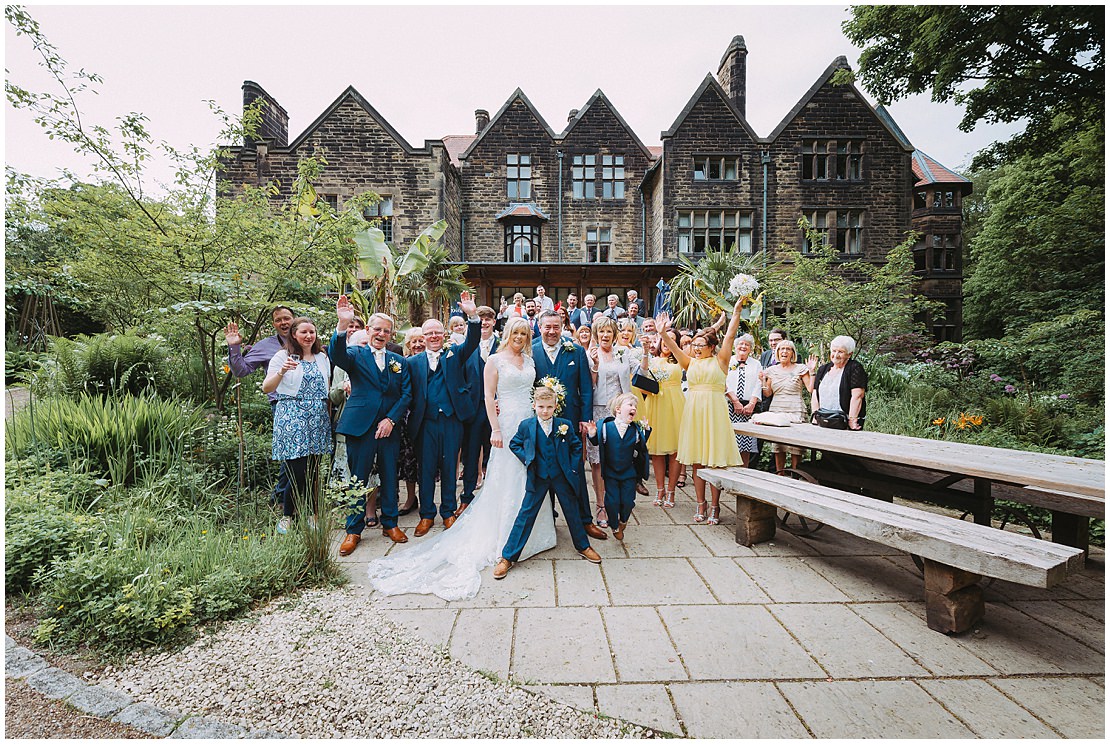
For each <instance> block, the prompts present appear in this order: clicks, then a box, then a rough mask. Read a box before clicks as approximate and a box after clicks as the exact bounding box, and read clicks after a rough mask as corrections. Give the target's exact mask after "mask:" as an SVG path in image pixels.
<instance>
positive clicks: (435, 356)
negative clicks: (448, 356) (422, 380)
mask: <svg viewBox="0 0 1110 744" xmlns="http://www.w3.org/2000/svg"><path fill="white" fill-rule="evenodd" d="M439 354H440V352H438V351H429V352H428V369H430V370H431V371H433V372H435V371H436V370H437V369H438V368H439Z"/></svg>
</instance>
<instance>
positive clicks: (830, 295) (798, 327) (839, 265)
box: [766, 217, 937, 351]
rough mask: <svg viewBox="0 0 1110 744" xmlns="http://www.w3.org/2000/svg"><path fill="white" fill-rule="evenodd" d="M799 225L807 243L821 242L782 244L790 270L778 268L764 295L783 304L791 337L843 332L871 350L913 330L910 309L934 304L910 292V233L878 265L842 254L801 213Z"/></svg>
mask: <svg viewBox="0 0 1110 744" xmlns="http://www.w3.org/2000/svg"><path fill="white" fill-rule="evenodd" d="M799 225H800V226H801V228H802V229H803V230H805V231H806V235H807V236H808V241H809V244H810V245H813V246H819V247H817V248H815V249H813V250H812V251H811V252H809V253H806V254H804V255H803V254H802V253H800V252H798V251H796V250H793V251H792V250H789V249H788V248H787V247H786V246H783V251H784V252H785V254H786V256H787V258H786V261H785V263H788V264H789V263H792V264H793V270H792V271H790V272H789V273H787V272H786V271H779V272H777V273H776V274H775V275H774V276H773V277H772V278H770V279H768V281H767V283H766V292H767V296H768V297H771V298H773V299H774V301H775V302H776V303H781V304H783V305H785V307H786V313H787V324H788V326H789V328H790V335H791V337H795V336H797V337H801V338H803V339H805V340H806V341H807V342H808V343H809V344H811V345H812V344H828V342H829V341H831V340H832V339H833V338H835V337H836V336H839V335H845V336H851V337H852V338H854V339H855V340H856V343H857V345H858V348H859V349H860V350H863V351H875V350H877V349H879V348H880V347H881V346H882V344H883V343H884V342H885V341H886V340H888V339H890V338H892V337H895V336H900V335H904V334H907V333H911V332H913V331H915V330H917V329H918V327H919V325H920V324H919V323H916V322H915V321H914V315H915V314H916V313H920V312H930V311H933V310H934V308H935V307H936V305H937V303H934V302H931V301H929V300H926V299H925V298H923V297H921V296H920V295H915V294H914V293H913V282H914V277H913V244H914V241H915V239H916V236H914V235H913V234H911V235H910V236H909V237H907V239H906V240H905V241H904V242H902V243H901V244H899V245H897V246H895V247H894V248H892V249H891V250H890V252H889V253H888V254H887V256H886V262H885V263H883V264H880V265H876V264H875V263H872V262H871V261H867V260H862V259H860V260H856V261H843V260H841V258H840V254H838V253H837V251H836V249H835V248H833V247H832V246H830V245H828V244H827V243H825V242H824V236H823V234H822V233H821V232H819V231H817V230H813V229H811V228H810V226H809V223H808V222H807V221H806V219H805V218H804V217H803V218H802V219H801V220H800V221H799Z"/></svg>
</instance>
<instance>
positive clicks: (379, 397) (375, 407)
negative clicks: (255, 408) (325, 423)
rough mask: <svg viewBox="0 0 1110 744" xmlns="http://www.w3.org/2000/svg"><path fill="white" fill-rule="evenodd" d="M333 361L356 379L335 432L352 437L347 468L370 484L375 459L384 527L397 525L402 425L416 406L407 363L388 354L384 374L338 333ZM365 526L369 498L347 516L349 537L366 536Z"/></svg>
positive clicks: (369, 353)
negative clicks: (386, 424)
mask: <svg viewBox="0 0 1110 744" xmlns="http://www.w3.org/2000/svg"><path fill="white" fill-rule="evenodd" d="M328 358H329V359H331V360H332V361H334V362H335V364H336V366H337V367H340V368H341V369H344V370H346V372H347V374H348V375H349V376H350V378H351V397H350V398H348V399H347V403H346V404H345V405H344V406H343V414H342V415H341V416H340V417H339V423H338V424H336V427H335V431H336V433H338V434H344V435H346V437H347V464H348V466H349V467H350V469H351V474H352V475H354V476H355V477H356V478H358V479H359V480H360V481H362V482H363V483H366V482H368V481H369V479H370V471H371V470H372V469H373V467H374V462H375V460H376V461H377V464H378V476H379V477H380V478H381V507H382V527H385V528H386V529H390V528H393V527H396V526H397V462H398V460H399V459H400V452H401V429H400V422H401V421H402V420H403V419H404V416H405V411H407V410H408V407H409V403H411V402H412V383H411V381H410V379H409V368H408V365H407V364H405V358H404V357H402V356H401V355H400V354H394V353H393V352H392V351H386V352H385V369H384V370H379V369H378V364H377V362H376V361H375V360H374V351H373V349H371V348H369V347H363V346H355V347H351V348H348V347H347V335H346V334H345V333H336V334H334V335H333V336H332V337H331V343H329V344H328ZM386 418H388V419H390V420H391V421H393V431H392V432H390V434H389V436H388V437H386V438H384V439H375V436H374V435H375V433H376V432H377V429H378V424H380V423H381V421H382V419H386ZM365 527H366V501H365V497H364V498H362V499H359V502H358V504H357V505H356V507H355V511H354V512H352V513H351V514H349V515H347V534H349V535H361V534H362V531H363V529H365Z"/></svg>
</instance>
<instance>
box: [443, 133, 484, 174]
mask: <svg viewBox="0 0 1110 744" xmlns="http://www.w3.org/2000/svg"><path fill="white" fill-rule="evenodd" d="M477 136H478V135H476V134H446V135H444V136H443V137H442V140H443V147H444V148H445V149H446V150H447V155H448V157H450V158H451V165H453V166H455V167H456V168H458V167H459V165H460V163H459V155H461V154H462V152H463V150H465V149H466V148H468V147H470V143H471V142H473V141H474V140H475V139H476V138H477Z"/></svg>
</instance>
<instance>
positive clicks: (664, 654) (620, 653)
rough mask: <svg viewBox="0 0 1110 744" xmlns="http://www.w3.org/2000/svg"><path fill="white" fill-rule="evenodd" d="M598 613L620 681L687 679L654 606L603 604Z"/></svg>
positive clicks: (680, 660)
mask: <svg viewBox="0 0 1110 744" xmlns="http://www.w3.org/2000/svg"><path fill="white" fill-rule="evenodd" d="M601 616H602V618H603V619H604V621H605V631H606V634H607V635H608V637H609V645H610V646H611V647H612V649H613V663H614V664H615V665H616V668H617V674H618V676H619V678H620V681H621V682H655V681H661V680H673V679H680V680H686V679H689V675H687V674H686V670H685V669H684V668H683V666H682V659H680V658H679V655H678V651H677V650H676V649H675V647H674V644H673V643H671V640H670V637H669V635H668V633H667V628H666V627H664V625H663V621H662V619H660V617H659V613H658V612H656V610H655V608H654V607H605V608H603V609H602V610H601Z"/></svg>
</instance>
